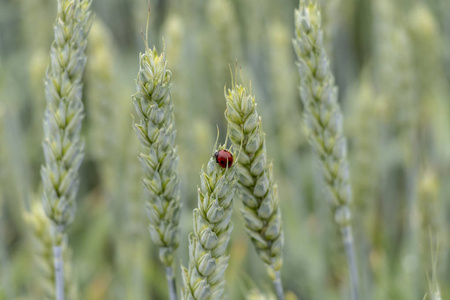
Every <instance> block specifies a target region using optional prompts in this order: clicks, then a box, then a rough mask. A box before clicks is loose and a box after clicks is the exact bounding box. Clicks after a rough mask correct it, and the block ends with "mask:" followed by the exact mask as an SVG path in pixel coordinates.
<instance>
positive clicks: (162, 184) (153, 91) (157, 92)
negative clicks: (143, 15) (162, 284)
mask: <svg viewBox="0 0 450 300" xmlns="http://www.w3.org/2000/svg"><path fill="white" fill-rule="evenodd" d="M171 77H172V74H171V72H170V71H169V70H168V69H167V62H166V60H165V57H164V53H163V54H160V55H158V53H157V51H156V49H155V48H153V50H152V49H150V48H148V47H147V46H146V51H145V53H143V54H141V55H140V58H139V73H138V76H137V80H136V89H137V92H136V94H134V95H133V102H134V106H135V108H136V113H137V116H138V119H137V121H135V122H134V126H133V127H134V130H135V131H136V134H137V137H138V139H139V141H140V143H141V146H142V152H141V153H140V154H139V161H140V163H141V165H142V168H143V170H144V174H145V175H144V178H143V180H142V183H143V185H144V191H145V194H146V202H145V208H146V212H147V217H148V220H149V222H150V224H149V230H150V237H151V239H152V241H153V242H154V243H155V244H157V245H158V246H159V258H160V260H161V262H162V263H163V264H164V266H165V268H166V277H167V281H168V285H169V294H170V296H171V298H170V299H172V300H173V299H176V287H175V275H174V273H173V256H174V251H175V250H176V248H177V247H178V244H179V226H178V223H179V220H180V185H179V180H178V176H179V175H178V171H177V167H178V154H177V148H176V147H175V135H176V130H175V119H174V114H173V107H172V101H171V97H170V86H171V85H170V80H171Z"/></svg>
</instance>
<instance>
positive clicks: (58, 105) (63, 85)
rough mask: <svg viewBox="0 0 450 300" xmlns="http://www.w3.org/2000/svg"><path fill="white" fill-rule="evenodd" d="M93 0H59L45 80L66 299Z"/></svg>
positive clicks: (51, 211) (52, 201) (52, 204)
mask: <svg viewBox="0 0 450 300" xmlns="http://www.w3.org/2000/svg"><path fill="white" fill-rule="evenodd" d="M90 6H91V1H90V0H81V1H79V0H58V12H57V19H56V22H55V25H54V32H55V41H54V42H53V44H52V47H51V50H50V65H49V67H48V70H47V75H46V80H45V95H46V100H47V108H46V111H45V116H44V141H43V148H44V155H45V165H43V166H42V169H41V177H42V182H43V185H44V191H43V194H42V202H43V205H44V210H45V213H46V214H47V216H48V217H49V218H50V220H51V221H52V231H53V255H54V259H55V272H56V274H55V282H56V286H55V288H56V299H57V300H63V299H64V271H63V257H62V242H63V239H64V235H65V232H66V229H67V227H68V226H69V225H70V224H71V223H72V221H73V219H74V218H75V210H76V203H75V197H76V194H77V191H78V185H79V178H78V169H79V167H80V165H81V162H82V160H83V152H84V143H83V142H82V141H81V138H80V130H81V122H82V119H83V103H82V102H81V94H82V87H83V86H82V82H81V78H82V75H83V70H84V67H85V64H86V56H85V54H84V51H85V48H86V43H87V35H88V32H89V28H90V25H91V18H90V15H91V12H90Z"/></svg>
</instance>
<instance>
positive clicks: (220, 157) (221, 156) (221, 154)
mask: <svg viewBox="0 0 450 300" xmlns="http://www.w3.org/2000/svg"><path fill="white" fill-rule="evenodd" d="M214 157H215V158H216V162H217V163H218V164H219V165H220V166H221V167H222V168H226V167H227V162H228V168H229V167H231V166H232V165H233V154H231V153H230V152H229V151H227V150H220V151H217V152H216V153H214Z"/></svg>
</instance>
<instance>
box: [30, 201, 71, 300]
mask: <svg viewBox="0 0 450 300" xmlns="http://www.w3.org/2000/svg"><path fill="white" fill-rule="evenodd" d="M24 220H25V221H26V223H27V224H28V228H29V233H30V240H31V243H30V245H31V246H32V247H31V248H32V249H33V254H34V261H35V264H36V266H37V268H38V270H36V271H37V272H36V274H35V275H36V279H37V281H36V283H37V287H38V288H39V289H40V290H41V291H42V294H39V295H40V297H45V299H55V270H54V267H53V250H52V246H53V241H52V236H51V234H50V232H51V223H50V220H49V219H48V218H47V217H46V215H45V212H44V210H43V208H42V205H39V203H38V202H37V201H34V203H33V205H32V207H31V211H30V212H24ZM62 249H63V250H62V252H63V254H62V255H63V257H64V280H65V285H64V289H65V294H66V296H67V298H68V299H77V298H78V297H77V295H76V292H77V291H76V285H75V284H74V281H73V278H71V275H72V270H71V265H70V263H69V261H70V257H71V253H70V249H69V248H68V245H67V240H64V241H63V243H62Z"/></svg>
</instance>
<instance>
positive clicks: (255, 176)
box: [225, 84, 284, 299]
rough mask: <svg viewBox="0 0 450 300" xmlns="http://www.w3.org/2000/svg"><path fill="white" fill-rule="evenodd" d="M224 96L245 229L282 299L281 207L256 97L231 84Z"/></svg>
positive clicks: (239, 86) (243, 88) (244, 89)
mask: <svg viewBox="0 0 450 300" xmlns="http://www.w3.org/2000/svg"><path fill="white" fill-rule="evenodd" d="M225 99H226V104H227V110H226V112H225V116H226V118H227V121H228V127H229V136H230V139H231V142H232V143H233V145H234V147H235V148H236V149H241V151H240V153H239V161H238V162H237V172H238V175H239V188H238V193H239V194H240V196H241V199H242V202H243V204H244V208H243V209H242V215H243V216H244V220H245V229H246V231H247V234H248V236H249V237H250V239H251V241H252V243H253V245H254V246H255V249H256V251H257V252H258V255H259V257H260V258H261V260H262V261H263V262H264V263H266V264H267V265H268V266H270V268H271V269H272V270H273V273H272V272H271V275H273V276H272V277H273V278H272V279H273V282H274V284H275V289H276V292H277V295H278V298H279V299H284V293H283V287H282V284H281V277H280V270H281V266H282V263H283V258H282V249H283V242H284V240H283V229H282V222H281V211H280V209H279V201H278V196H277V185H276V184H275V182H274V180H273V175H272V164H271V163H270V162H268V160H267V155H266V147H265V144H266V142H265V137H264V136H265V134H264V132H263V131H262V122H261V118H260V117H259V116H258V112H257V111H256V102H255V97H254V96H252V95H250V94H249V92H248V91H247V89H246V88H245V87H243V86H241V85H237V84H233V88H232V89H229V90H228V92H227V93H226V94H225Z"/></svg>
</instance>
